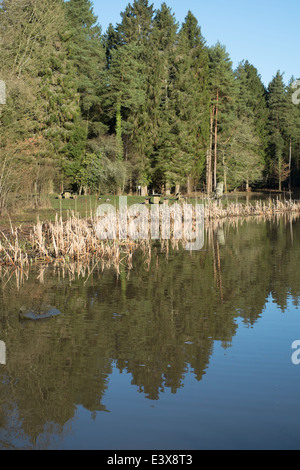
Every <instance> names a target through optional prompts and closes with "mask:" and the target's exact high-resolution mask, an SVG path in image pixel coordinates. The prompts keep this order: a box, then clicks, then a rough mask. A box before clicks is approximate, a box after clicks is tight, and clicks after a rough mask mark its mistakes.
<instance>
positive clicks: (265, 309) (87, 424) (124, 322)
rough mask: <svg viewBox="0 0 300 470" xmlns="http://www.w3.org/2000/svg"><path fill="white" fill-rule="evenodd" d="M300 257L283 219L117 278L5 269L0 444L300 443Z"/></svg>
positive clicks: (299, 244) (217, 237) (137, 263)
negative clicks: (45, 313) (40, 315)
mask: <svg viewBox="0 0 300 470" xmlns="http://www.w3.org/2000/svg"><path fill="white" fill-rule="evenodd" d="M299 260H300V219H299V218H296V217H293V218H289V217H282V218H278V219H276V220H273V221H258V220H254V219H251V220H248V221H246V220H239V221H235V222H234V223H228V222H227V223H225V224H224V225H220V226H219V227H218V228H215V229H214V230H207V232H206V237H205V246H204V247H203V249H202V250H201V251H198V252H192V253H189V252H186V251H184V250H179V251H177V250H175V251H172V250H170V252H169V253H168V255H166V253H162V252H161V250H160V247H159V245H156V246H154V247H153V251H152V256H151V260H149V259H145V258H144V256H143V255H141V254H137V255H136V257H135V258H134V261H133V269H132V270H128V269H127V268H126V267H125V266H124V267H121V269H120V273H119V274H118V273H117V272H116V271H115V270H114V269H112V268H111V269H105V270H104V271H102V269H100V267H99V266H96V267H95V269H94V270H93V271H92V272H89V273H87V272H83V271H82V272H81V273H78V271H76V269H74V271H72V269H73V267H70V269H65V270H64V271H62V270H56V271H55V270H53V269H52V268H51V269H48V268H46V269H43V268H42V267H41V268H39V269H32V270H30V273H29V275H28V277H26V276H23V279H21V278H20V277H19V275H17V274H16V273H12V272H7V271H6V270H5V268H2V271H1V281H0V296H1V297H0V341H2V346H3V344H5V361H4V360H3V353H2V362H5V363H4V364H0V448H1V449H119V450H121V449H146V450H147V449H172V450H176V449H181V450H182V449H190V450H192V449H289V448H290V449H300V419H299V417H300V398H299V397H300V364H299V365H298V366H297V365H295V364H293V362H292V354H293V353H294V352H295V350H293V349H292V343H293V342H294V341H295V340H300V311H299V307H298V304H299V299H300V283H299ZM9 276H11V278H10V277H9ZM41 304H47V305H49V306H51V307H53V308H55V309H58V310H59V311H60V312H61V314H60V315H56V316H54V317H53V318H49V319H45V320H36V321H32V320H23V319H21V318H20V317H19V311H20V308H21V307H22V306H23V307H25V308H28V309H35V308H38V306H40V305H41ZM299 358H300V354H299Z"/></svg>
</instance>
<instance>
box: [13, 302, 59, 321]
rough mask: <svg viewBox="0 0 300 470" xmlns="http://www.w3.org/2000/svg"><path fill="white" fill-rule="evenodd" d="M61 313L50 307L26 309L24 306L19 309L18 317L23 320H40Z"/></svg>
mask: <svg viewBox="0 0 300 470" xmlns="http://www.w3.org/2000/svg"><path fill="white" fill-rule="evenodd" d="M60 313H61V312H60V311H59V310H57V308H55V307H51V306H50V305H42V306H40V307H39V308H27V307H25V306H23V307H21V308H20V311H19V317H20V318H22V319H24V320H42V319H44V318H51V317H54V316H56V315H59V314H60Z"/></svg>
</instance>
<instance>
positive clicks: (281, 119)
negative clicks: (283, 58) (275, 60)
mask: <svg viewBox="0 0 300 470" xmlns="http://www.w3.org/2000/svg"><path fill="white" fill-rule="evenodd" d="M268 109H269V121H268V130H269V169H270V172H271V175H272V176H273V178H274V179H275V180H277V181H278V189H279V191H281V189H282V183H283V181H284V180H286V179H287V177H288V171H287V167H288V163H287V161H286V158H285V155H284V148H285V123H286V114H287V111H288V103H287V96H286V92H285V84H284V81H283V74H281V73H280V72H279V71H278V72H277V74H276V75H275V77H273V79H272V81H271V82H270V84H269V87H268Z"/></svg>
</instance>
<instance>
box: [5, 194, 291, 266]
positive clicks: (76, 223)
mask: <svg viewBox="0 0 300 470" xmlns="http://www.w3.org/2000/svg"><path fill="white" fill-rule="evenodd" d="M177 206H180V205H179V204H177ZM184 206H185V204H181V207H183V208H184ZM187 206H189V204H187ZM141 207H143V210H145V206H141ZM160 207H164V206H160ZM166 207H169V208H170V209H171V207H172V206H166ZM164 209H165V207H164ZM171 212H172V211H170V212H169V213H171ZM116 214H117V217H119V215H118V212H117V211H116ZM150 214H151V212H150V210H149V215H150ZM284 214H296V215H297V214H299V215H300V201H299V200H297V201H293V200H290V201H287V200H285V201H284V202H282V201H279V200H277V201H276V202H274V201H271V200H270V201H269V202H267V201H262V200H259V201H256V203H255V204H250V203H247V204H242V203H238V202H231V203H229V204H228V205H227V207H224V206H223V205H222V203H220V201H210V203H209V204H207V205H205V206H204V212H203V223H204V226H206V225H207V224H210V223H213V222H226V220H230V219H231V220H238V219H239V218H248V217H249V218H250V217H251V218H252V217H267V218H272V217H273V216H281V215H284ZM127 217H129V216H128V213H127ZM161 217H162V216H161V213H160V223H161V222H162V218H161ZM175 219H176V218H175V216H174V217H173V218H172V217H171V219H170V221H171V231H170V240H171V242H175V244H176V243H177V245H178V243H180V244H181V245H182V246H185V244H186V243H188V240H189V239H186V238H185V235H184V233H185V230H182V224H183V219H180V218H179V219H178V218H177V219H176V220H175ZM118 220H119V219H118ZM127 220H129V219H127ZM113 221H114V219H109V220H108V225H109V224H110V223H112V222H113ZM190 222H191V224H192V227H193V230H195V227H196V215H195V213H193V216H192V219H191V220H190ZM98 223H99V218H98V217H95V216H94V217H93V216H90V217H87V218H86V217H80V216H78V214H77V215H75V214H74V213H71V214H69V216H68V218H67V220H62V218H59V216H58V214H56V219H55V222H41V221H39V220H38V221H37V223H36V224H27V225H26V226H25V227H22V225H21V226H19V227H18V226H13V225H11V227H10V229H6V230H3V229H2V230H1V229H0V264H1V265H4V266H15V267H21V268H22V267H24V266H31V265H33V264H35V263H40V262H43V263H45V264H52V263H56V264H57V263H58V264H59V263H62V264H65V263H69V262H71V261H80V262H83V263H90V262H91V260H95V259H96V260H99V261H102V262H103V263H104V264H106V263H109V264H112V265H114V266H118V265H119V264H120V263H121V262H124V261H125V263H126V264H129V265H130V264H131V262H132V256H133V253H134V252H135V251H136V250H137V249H138V248H141V249H142V250H143V251H145V252H147V251H149V250H150V249H151V246H152V242H153V241H161V242H163V243H165V242H166V240H167V239H165V238H162V237H161V233H160V238H158V239H153V238H151V236H149V237H148V238H140V239H131V238H128V237H127V238H126V239H123V238H121V239H119V238H118V237H115V238H113V239H103V238H102V239H101V238H99V236H98V235H99V232H97V224H98ZM176 223H177V226H175V224H176ZM178 224H179V225H181V228H180V227H179V225H178ZM178 228H180V230H182V233H183V237H182V239H178V238H175V237H174V236H173V235H174V233H175V232H176V230H177V233H178ZM189 233H191V232H189ZM149 235H150V234H149Z"/></svg>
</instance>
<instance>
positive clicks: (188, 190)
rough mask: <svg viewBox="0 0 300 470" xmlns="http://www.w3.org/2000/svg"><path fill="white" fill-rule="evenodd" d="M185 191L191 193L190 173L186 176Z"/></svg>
mask: <svg viewBox="0 0 300 470" xmlns="http://www.w3.org/2000/svg"><path fill="white" fill-rule="evenodd" d="M187 193H188V194H191V193H192V188H191V175H188V177H187Z"/></svg>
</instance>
